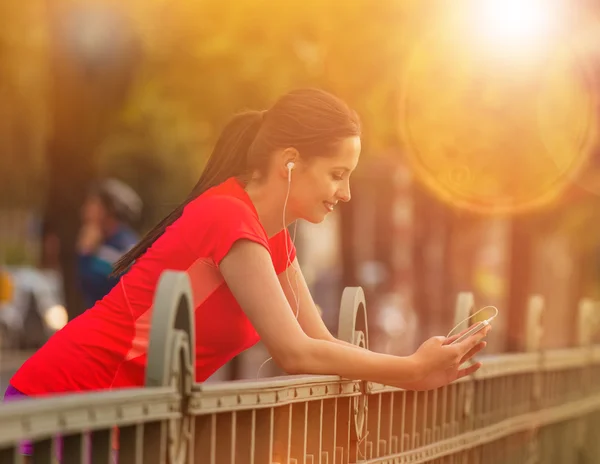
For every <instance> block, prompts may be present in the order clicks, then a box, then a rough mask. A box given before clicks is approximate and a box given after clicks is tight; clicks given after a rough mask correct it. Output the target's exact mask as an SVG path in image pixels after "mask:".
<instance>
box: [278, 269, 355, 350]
mask: <svg viewBox="0 0 600 464" xmlns="http://www.w3.org/2000/svg"><path fill="white" fill-rule="evenodd" d="M277 277H278V279H279V283H280V285H281V288H283V292H284V294H285V296H286V298H287V301H288V303H289V305H290V306H291V308H292V311H293V313H294V315H295V314H296V312H298V322H299V323H300V326H301V327H302V330H304V333H306V335H308V336H309V337H310V338H315V339H318V340H326V341H329V342H334V343H337V344H339V345H342V346H347V347H351V348H355V349H360V348H359V347H358V346H356V345H353V344H351V343H348V342H345V341H343V340H339V339H337V338H335V337H334V336H333V335H332V334H331V332H329V330H328V329H327V326H326V325H325V323H324V322H323V319H322V318H321V315H320V314H319V310H318V309H317V306H316V304H315V302H314V300H313V298H312V295H311V294H310V290H309V289H308V284H307V283H306V279H305V278H304V275H303V274H302V270H301V269H300V265H299V263H298V259H297V258H296V259H294V262H293V263H292V265H291V266H289V267H288V268H287V270H286V271H284V272H282V273H281V274H279V275H278V276H277ZM296 301H298V302H299V304H298V305H296ZM298 306H299V307H300V310H299V311H298Z"/></svg>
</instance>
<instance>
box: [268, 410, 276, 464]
mask: <svg viewBox="0 0 600 464" xmlns="http://www.w3.org/2000/svg"><path fill="white" fill-rule="evenodd" d="M269 422H270V424H269V464H271V462H273V444H274V443H273V431H274V427H275V409H274V408H271V415H270V421H269Z"/></svg>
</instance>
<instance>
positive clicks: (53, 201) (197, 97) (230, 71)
mask: <svg viewBox="0 0 600 464" xmlns="http://www.w3.org/2000/svg"><path fill="white" fill-rule="evenodd" d="M599 19H600V4H599V3H598V2H591V1H587V0H571V1H569V2H567V1H560V0H546V1H544V0H458V1H454V2H442V1H431V0H402V1H397V0H378V1H376V2H374V1H371V0H352V1H350V2H342V1H341V0H330V1H327V2H323V1H316V0H302V1H299V0H287V1H285V2H275V1H266V0H233V1H230V2H224V1H216V0H202V1H191V0H169V1H166V0H144V1H141V0H130V1H128V2H117V1H113V0H53V1H49V0H28V1H27V2H10V1H5V2H2V3H0V25H1V27H0V273H1V276H0V340H1V342H0V343H1V344H2V357H0V384H1V385H2V386H5V385H6V382H7V381H8V378H9V377H10V375H12V372H14V369H16V368H17V367H18V366H19V365H20V363H22V362H23V359H25V357H26V356H27V354H28V353H30V352H31V351H32V350H34V349H36V348H37V347H39V346H40V345H41V344H42V343H44V341H45V340H46V339H47V337H48V336H50V335H51V334H52V333H53V332H54V331H56V330H59V329H60V328H61V327H62V326H63V325H64V324H65V323H66V321H67V319H68V318H72V317H75V316H76V315H77V314H80V313H81V312H82V311H84V310H85V303H84V301H83V298H82V294H81V293H82V292H81V288H80V285H78V275H77V273H78V268H77V265H76V261H77V251H76V243H77V239H78V236H79V234H80V230H81V228H82V226H83V224H82V214H81V209H82V206H83V204H84V202H85V199H86V196H87V195H88V192H89V190H90V188H91V186H92V185H94V183H95V182H96V181H97V180H98V179H103V178H108V177H112V178H116V179H119V180H121V181H123V182H125V183H127V184H128V185H129V186H131V187H132V188H133V189H134V190H135V191H136V192H137V194H138V195H139V196H140V198H141V200H142V201H143V210H142V213H141V216H140V217H139V218H138V220H137V221H136V224H135V225H134V226H135V229H136V231H137V232H138V233H143V232H144V231H145V230H148V228H150V227H151V226H152V225H153V224H155V223H156V222H157V221H158V220H160V219H161V218H162V217H164V216H165V215H166V214H167V213H169V212H170V211H171V209H172V208H173V207H174V206H175V205H177V204H178V203H179V202H180V201H181V200H182V199H183V198H184V197H185V196H186V195H187V193H188V192H189V191H190V190H191V188H192V186H193V185H194V184H195V182H196V180H197V178H198V177H199V175H200V172H201V171H202V168H203V165H204V163H205V162H206V159H207V156H208V154H209V153H210V150H211V148H212V145H213V143H214V141H215V139H216V137H217V136H218V134H219V131H220V129H221V127H222V126H223V125H224V124H225V122H226V121H227V120H228V118H229V117H230V116H231V115H232V114H233V113H234V112H237V111H240V110H244V109H247V108H253V109H266V108H268V107H269V106H270V105H271V104H272V103H273V102H274V101H275V99H276V98H277V97H278V96H280V95H281V94H283V93H285V92H287V91H288V90H291V89H294V88H298V87H305V86H316V87H320V88H323V89H325V90H328V91H330V92H333V93H335V94H336V95H338V96H340V97H341V98H343V99H344V100H346V101H347V102H348V103H349V104H350V105H351V106H352V107H353V108H354V109H356V110H357V111H358V113H359V114H360V116H361V118H362V121H363V124H364V137H363V154H362V158H361V162H360V164H359V168H358V170H357V172H356V173H355V174H354V175H353V179H352V182H351V186H352V189H353V192H352V193H353V200H352V202H350V203H349V204H347V205H343V206H342V207H341V208H340V209H339V211H337V210H336V212H335V213H334V214H332V215H330V216H329V217H328V219H327V220H326V221H325V222H324V223H323V224H319V225H311V224H305V223H302V224H299V226H298V233H297V236H296V246H297V249H298V256H299V260H300V263H301V266H302V267H303V272H304V274H305V276H306V278H307V280H308V282H309V284H310V287H311V290H312V293H313V296H314V299H315V301H316V302H317V303H318V305H319V307H320V308H321V310H322V314H323V319H324V320H325V322H326V324H327V326H328V327H329V328H330V330H331V331H332V332H333V333H334V334H335V333H336V331H337V318H338V309H339V303H340V298H341V293H342V290H343V288H344V287H346V286H357V285H359V286H362V287H363V288H364V290H365V292H366V296H367V308H368V314H369V333H370V340H371V341H370V343H371V348H372V349H374V350H375V351H380V352H387V353H394V354H408V353H410V352H411V351H413V350H414V349H415V348H416V347H417V346H418V345H419V344H420V343H421V342H422V341H423V340H424V339H425V338H427V337H429V336H432V335H445V334H446V333H447V332H448V331H449V330H450V329H451V328H452V326H453V325H454V305H455V300H456V296H457V293H458V292H460V291H472V292H473V293H474V295H475V308H474V309H478V308H480V307H483V306H485V305H488V304H493V305H495V306H497V307H498V309H499V317H498V318H497V319H496V320H495V322H494V330H493V332H492V334H491V336H490V341H489V345H488V350H489V351H490V352H505V351H518V350H521V349H522V348H523V344H524V311H525V308H526V305H527V302H528V299H529V297H530V296H531V295H534V294H539V295H542V296H543V297H544V298H545V300H546V312H545V315H544V326H545V328H546V330H545V332H544V335H543V340H542V344H543V346H544V347H547V348H558V347H566V346H571V345H572V344H573V343H574V339H575V326H576V317H575V314H576V309H577V305H578V302H579V301H580V299H581V298H583V297H592V298H598V297H600V285H599V284H600V200H599V196H598V195H599V194H600V151H599V147H598V144H597V134H596V132H597V128H598V110H599V106H598V101H597V91H598V88H599V84H600V25H599V22H598V21H599ZM267 357H268V355H267V354H266V352H265V351H264V349H263V348H262V347H261V346H260V345H258V346H257V347H255V348H253V349H251V350H249V351H248V352H246V353H244V354H242V355H240V356H239V357H238V358H236V359H234V360H233V361H232V362H231V363H230V364H228V365H227V366H225V367H224V368H223V369H221V370H220V371H219V372H218V373H217V374H215V376H214V377H213V378H214V379H233V378H253V377H256V376H257V372H258V367H259V366H260V364H261V363H262V362H263V361H264V360H265V359H266V358H267ZM277 373H278V370H277V369H276V368H275V366H274V365H273V364H272V363H271V364H269V365H267V366H266V367H265V368H263V369H262V370H261V373H260V375H261V376H265V375H274V374H277Z"/></svg>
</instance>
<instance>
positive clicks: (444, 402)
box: [441, 385, 448, 439]
mask: <svg viewBox="0 0 600 464" xmlns="http://www.w3.org/2000/svg"><path fill="white" fill-rule="evenodd" d="M442 392H443V393H442V430H441V432H442V433H441V436H442V439H445V438H447V437H446V431H447V430H448V427H447V424H446V419H447V417H446V416H447V413H446V409H447V408H448V385H444V387H443V388H442Z"/></svg>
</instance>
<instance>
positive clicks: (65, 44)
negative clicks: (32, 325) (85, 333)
mask: <svg viewBox="0 0 600 464" xmlns="http://www.w3.org/2000/svg"><path fill="white" fill-rule="evenodd" d="M46 7H47V9H46V12H47V18H48V21H49V29H48V30H49V58H50V70H49V78H50V89H49V98H48V102H49V112H50V118H51V119H50V121H51V131H50V135H49V138H48V145H47V152H46V156H47V161H48V171H47V176H48V179H49V185H48V191H47V199H46V211H45V212H46V224H48V227H49V229H50V230H51V231H52V232H53V233H54V234H56V235H57V236H58V239H59V241H60V244H61V247H60V261H61V267H62V271H63V278H64V282H65V297H66V303H67V308H68V310H69V312H70V316H71V317H73V316H75V315H77V314H78V313H79V312H80V311H81V310H82V309H83V306H82V303H81V300H80V295H79V292H78V288H77V286H76V285H75V278H76V274H75V273H76V269H75V262H76V260H75V249H74V243H75V241H76V238H77V233H78V228H79V208H80V205H81V201H82V199H83V198H84V197H85V194H86V192H87V190H88V189H89V187H90V182H91V181H92V179H93V177H94V176H95V172H96V160H95V156H94V155H95V153H96V151H97V147H98V144H99V143H100V142H101V141H102V139H103V138H104V137H105V136H106V134H107V132H108V130H109V128H110V126H111V123H112V121H113V118H114V114H115V112H117V111H118V110H119V109H120V108H121V106H122V104H123V101H124V99H125V97H126V96H127V93H128V90H129V85H130V82H131V79H132V76H133V71H134V69H135V66H136V61H137V58H138V52H137V43H136V39H135V36H134V35H133V30H132V28H131V26H130V24H128V22H127V20H126V17H125V16H124V14H123V12H122V11H121V10H120V9H119V8H118V6H117V4H116V3H115V4H110V3H109V2H100V1H95V2H91V1H90V2H76V1H69V0H63V1H59V2H57V1H52V2H48V4H47V5H46Z"/></svg>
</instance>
